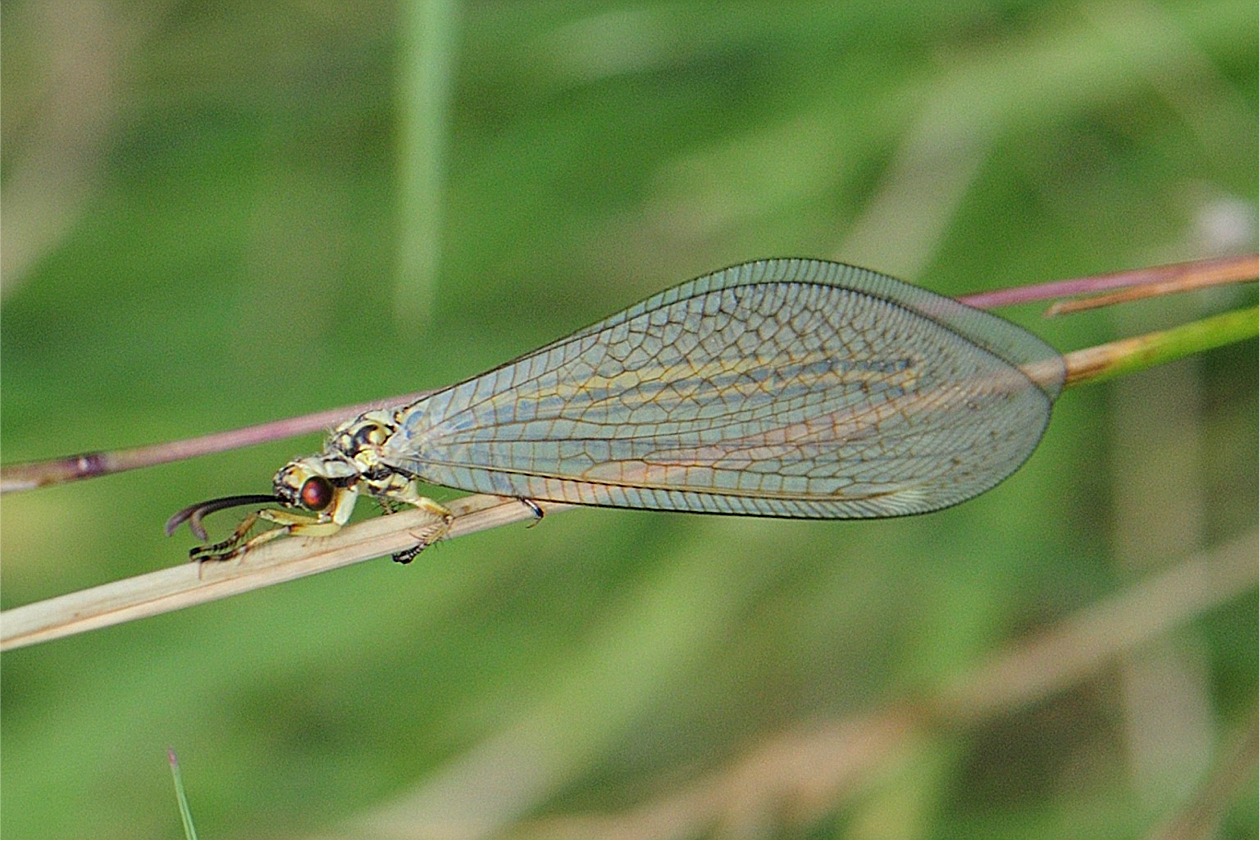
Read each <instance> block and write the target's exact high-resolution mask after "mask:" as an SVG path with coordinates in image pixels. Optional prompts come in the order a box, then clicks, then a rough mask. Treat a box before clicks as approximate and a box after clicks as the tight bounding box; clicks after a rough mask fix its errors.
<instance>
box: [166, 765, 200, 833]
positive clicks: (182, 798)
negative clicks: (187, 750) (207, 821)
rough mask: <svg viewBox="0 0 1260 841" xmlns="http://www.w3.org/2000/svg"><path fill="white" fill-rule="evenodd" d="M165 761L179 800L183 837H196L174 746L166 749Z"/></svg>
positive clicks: (176, 797)
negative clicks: (168, 765)
mask: <svg viewBox="0 0 1260 841" xmlns="http://www.w3.org/2000/svg"><path fill="white" fill-rule="evenodd" d="M166 761H167V762H169V763H170V765H171V777H173V778H174V780H175V799H176V800H178V801H179V819H180V820H181V821H183V824H184V837H185V838H190V839H192V838H196V837H197V828H196V827H195V826H193V819H192V810H191V809H189V808H188V795H187V794H186V793H185V792H184V775H183V774H181V773H180V771H179V757H177V756H176V755H175V749H174V748H167V749H166Z"/></svg>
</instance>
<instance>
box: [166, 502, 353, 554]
mask: <svg viewBox="0 0 1260 841" xmlns="http://www.w3.org/2000/svg"><path fill="white" fill-rule="evenodd" d="M259 520H265V521H266V522H269V523H275V524H276V525H277V526H279V528H274V529H268V530H266V531H262V532H259V533H258V534H256V535H254V536H253V537H251V538H249V539H248V540H246V539H245V536H246V535H247V534H249V530H250V529H252V528H253V527H254V525H255V524H256V523H257V522H258V521H259ZM340 529H341V523H338V522H336V521H335V520H333V519H331V518H329V517H328V515H326V514H317V515H310V514H299V513H297V512H295V511H285V510H283V509H279V508H264V509H262V510H261V511H255V512H254V513H253V514H250V515H248V516H247V517H245V519H243V520H241V522H240V525H238V526H237V527H236V530H235V531H233V532H232V534H231V535H229V536H228V538H227V540H223V541H220V542H218V543H212V544H210V545H209V546H197V547H194V548H193V549H191V550H189V552H188V556H189V558H190V559H191V560H193V561H197V562H201V561H227V560H231V559H232V558H237V557H240V556H241V555H243V554H245V553H246V552H248V551H249V550H250V549H253V548H254V547H256V546H261V545H263V544H264V543H270V542H271V541H273V540H275V539H276V538H277V537H284V536H286V535H290V534H296V535H305V536H307V537H327V536H328V535H330V534H336V533H337V532H338V531H340Z"/></svg>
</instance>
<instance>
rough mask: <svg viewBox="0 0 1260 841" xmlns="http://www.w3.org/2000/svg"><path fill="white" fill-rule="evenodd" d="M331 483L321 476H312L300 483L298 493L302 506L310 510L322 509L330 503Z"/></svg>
mask: <svg viewBox="0 0 1260 841" xmlns="http://www.w3.org/2000/svg"><path fill="white" fill-rule="evenodd" d="M333 496H334V492H333V485H332V482H330V481H328V480H327V479H326V478H324V477H323V476H312V477H311V478H309V479H307V480H306V481H305V482H303V483H302V490H301V492H300V493H299V494H298V499H300V500H301V502H302V506H303V507H304V508H307V509H308V510H311V511H323V510H324V509H325V508H327V507H328V506H330V505H332V501H333Z"/></svg>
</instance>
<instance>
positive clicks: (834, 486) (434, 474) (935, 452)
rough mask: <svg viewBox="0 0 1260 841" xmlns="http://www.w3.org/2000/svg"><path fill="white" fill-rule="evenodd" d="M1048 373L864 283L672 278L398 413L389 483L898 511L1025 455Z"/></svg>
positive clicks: (964, 493)
mask: <svg viewBox="0 0 1260 841" xmlns="http://www.w3.org/2000/svg"><path fill="white" fill-rule="evenodd" d="M1063 377H1064V369H1063V363H1062V359H1061V357H1060V356H1059V354H1058V353H1057V352H1056V351H1055V350H1054V349H1053V348H1051V347H1049V346H1048V345H1046V344H1045V343H1043V342H1042V341H1041V340H1040V339H1038V338H1036V337H1035V336H1033V335H1032V334H1030V333H1028V332H1026V331H1025V330H1023V329H1021V328H1019V327H1017V326H1015V325H1013V324H1011V323H1009V322H1007V321H1004V320H1003V319H1000V318H998V317H996V316H993V315H990V314H988V313H985V312H981V311H979V310H975V309H972V308H970V307H967V306H964V305H962V304H960V303H958V302H957V301H954V300H952V299H949V298H945V297H942V296H939V295H936V294H934V293H931V292H928V291H926V290H923V289H920V288H917V287H914V286H910V285H908V284H905V283H902V282H900V281H897V280H894V279H892V278H889V277H886V276H884V275H880V274H878V273H875V272H871V271H867V270H864V269H858V268H855V267H852V266H846V265H843V264H839V263H829V262H824V261H817V260H764V261H758V262H754V263H746V264H742V265H739V266H734V267H732V268H729V269H725V270H723V271H720V272H716V273H714V274H710V275H705V276H703V277H700V278H696V279H695V280H692V281H689V282H688V283H685V284H683V285H681V286H678V287H676V288H674V289H671V290H668V291H666V292H663V293H661V294H659V295H657V296H655V297H653V298H650V299H648V300H647V301H644V302H643V303H641V304H638V305H637V306H634V307H631V308H630V309H628V310H625V311H624V312H621V313H618V314H617V315H614V316H611V317H610V318H608V319H606V320H604V321H602V322H600V323H598V324H595V325H593V326H591V327H589V328H586V329H585V330H581V331H579V332H577V333H575V334H573V335H572V336H569V337H567V338H565V339H561V340H559V341H557V342H554V343H552V344H550V345H548V346H546V347H544V348H541V349H539V350H537V351H535V352H534V353H531V354H528V355H526V356H523V357H521V358H519V359H516V360H514V361H512V362H509V363H507V364H505V365H503V366H501V367H499V368H496V369H494V370H492V371H489V372H487V373H485V374H483V375H481V376H478V377H474V378H473V379H470V380H467V381H465V382H462V383H459V384H457V385H455V386H452V387H450V388H448V389H445V390H443V391H441V392H438V393H437V394H434V395H431V396H430V397H428V398H426V399H424V400H421V401H419V402H417V403H415V404H412V405H411V406H409V407H408V408H407V409H406V410H404V413H403V417H402V423H401V425H400V428H399V430H398V432H396V433H395V434H394V436H393V437H392V438H391V439H390V440H389V442H388V444H387V446H386V452H385V460H386V462H387V463H388V464H390V465H391V466H393V467H395V468H397V469H400V470H403V471H405V472H408V473H411V474H414V475H416V476H419V477H421V478H422V479H423V480H425V481H427V482H431V483H433V484H439V485H447V486H450V487H455V488H462V489H465V490H470V491H478V492H482V493H493V494H503V495H509V496H521V497H528V498H531V499H541V500H556V501H563V502H572V503H579V504H586V505H607V506H615V507H625V508H648V509H657V510H671V511H694V512H706V513H728V514H751V515H761V516H776V517H816V518H861V517H884V516H894V515H899V514H913V513H919V512H924V511H931V510H934V509H937V508H943V507H945V506H948V505H952V504H955V503H958V502H961V501H963V500H965V499H969V498H971V497H973V496H975V495H976V494H979V493H981V492H983V491H985V490H987V489H988V488H990V487H992V486H993V485H995V484H997V483H998V482H1000V481H1001V480H1002V479H1004V478H1005V477H1006V476H1008V475H1010V474H1011V473H1012V472H1014V471H1015V470H1016V469H1017V468H1018V467H1019V466H1020V465H1021V464H1022V463H1023V462H1024V460H1025V459H1026V458H1027V457H1028V456H1029V455H1030V454H1031V453H1032V451H1033V449H1034V448H1035V447H1036V446H1037V443H1038V441H1039V440H1040V439H1041V435H1042V432H1043V431H1044V430H1045V427H1046V424H1047V422H1048V421H1049V417H1050V410H1051V405H1052V403H1053V401H1054V399H1055V397H1056V396H1057V395H1058V392H1059V389H1060V388H1061V387H1062V383H1063Z"/></svg>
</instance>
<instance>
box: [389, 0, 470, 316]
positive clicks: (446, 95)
mask: <svg viewBox="0 0 1260 841" xmlns="http://www.w3.org/2000/svg"><path fill="white" fill-rule="evenodd" d="M457 11H458V10H457V8H456V4H455V0H411V1H410V2H404V3H403V4H402V7H401V9H400V12H401V14H402V18H403V20H402V42H401V44H400V45H399V51H398V88H399V89H398V106H399V107H398V113H399V123H400V135H401V138H400V141H399V145H398V190H399V201H398V269H397V288H396V294H395V297H394V307H395V315H396V316H397V318H398V321H399V322H400V323H405V324H407V325H408V326H409V327H411V328H412V329H414V328H415V327H416V326H417V325H422V324H424V323H426V322H427V321H428V319H429V317H430V315H431V313H432V309H433V301H434V298H435V297H436V294H437V293H436V290H435V288H434V285H435V283H436V279H437V274H438V267H439V264H440V262H441V251H442V217H443V214H442V204H443V202H442V194H443V183H444V180H445V158H446V134H447V126H448V124H449V112H450V91H451V78H452V76H453V68H454V64H455V43H456V28H457V27H456V21H457Z"/></svg>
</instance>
